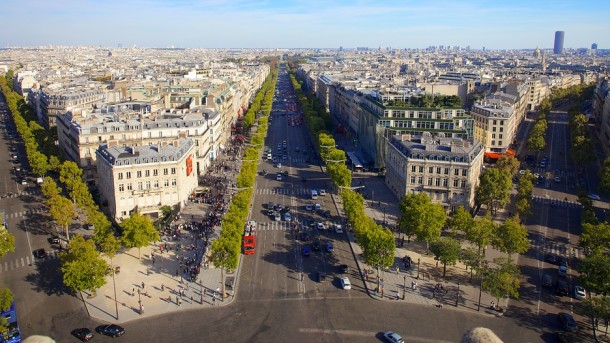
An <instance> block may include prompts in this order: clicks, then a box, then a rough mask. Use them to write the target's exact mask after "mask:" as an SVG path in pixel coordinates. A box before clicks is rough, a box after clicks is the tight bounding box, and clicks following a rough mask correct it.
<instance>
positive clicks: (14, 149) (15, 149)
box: [9, 146, 17, 152]
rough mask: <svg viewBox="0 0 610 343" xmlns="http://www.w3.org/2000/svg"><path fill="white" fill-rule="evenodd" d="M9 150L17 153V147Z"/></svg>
mask: <svg viewBox="0 0 610 343" xmlns="http://www.w3.org/2000/svg"><path fill="white" fill-rule="evenodd" d="M9 150H10V151H12V152H15V151H17V147H14V146H12V147H10V148H9Z"/></svg>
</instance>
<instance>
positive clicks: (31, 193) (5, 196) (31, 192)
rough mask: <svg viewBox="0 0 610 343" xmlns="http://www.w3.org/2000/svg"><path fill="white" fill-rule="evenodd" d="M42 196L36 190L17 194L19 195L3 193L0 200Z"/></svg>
mask: <svg viewBox="0 0 610 343" xmlns="http://www.w3.org/2000/svg"><path fill="white" fill-rule="evenodd" d="M40 194H42V193H41V192H40V190H38V189H36V190H31V191H23V192H19V193H5V194H2V195H0V198H17V197H19V196H21V195H40Z"/></svg>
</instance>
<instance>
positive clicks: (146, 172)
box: [118, 167, 176, 180]
mask: <svg viewBox="0 0 610 343" xmlns="http://www.w3.org/2000/svg"><path fill="white" fill-rule="evenodd" d="M150 171H151V170H150V169H146V170H144V177H149V176H150V174H151V173H150ZM170 171H171V174H172V175H175V174H176V168H173V167H172V168H163V175H169V172H170ZM152 176H159V169H152ZM141 177H142V170H138V171H136V178H138V179H139V178H141ZM118 179H119V180H123V173H122V172H121V173H119V174H118ZM125 179H131V172H130V171H128V172H125Z"/></svg>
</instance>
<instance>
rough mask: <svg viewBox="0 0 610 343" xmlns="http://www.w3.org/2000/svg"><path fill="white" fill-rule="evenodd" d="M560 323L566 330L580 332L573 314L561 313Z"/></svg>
mask: <svg viewBox="0 0 610 343" xmlns="http://www.w3.org/2000/svg"><path fill="white" fill-rule="evenodd" d="M559 321H561V325H562V326H563V329H564V330H566V331H569V332H576V331H578V325H576V321H575V320H574V317H572V315H571V314H569V313H565V312H561V313H559Z"/></svg>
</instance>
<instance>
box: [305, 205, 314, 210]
mask: <svg viewBox="0 0 610 343" xmlns="http://www.w3.org/2000/svg"><path fill="white" fill-rule="evenodd" d="M305 209H306V210H307V211H313V204H305Z"/></svg>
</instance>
